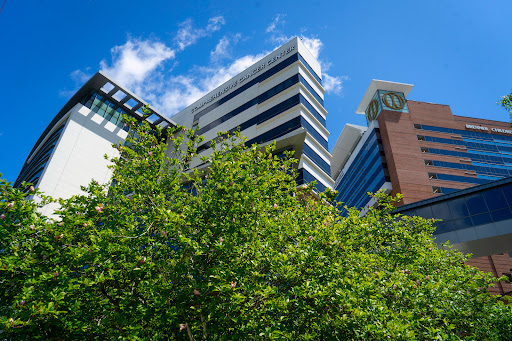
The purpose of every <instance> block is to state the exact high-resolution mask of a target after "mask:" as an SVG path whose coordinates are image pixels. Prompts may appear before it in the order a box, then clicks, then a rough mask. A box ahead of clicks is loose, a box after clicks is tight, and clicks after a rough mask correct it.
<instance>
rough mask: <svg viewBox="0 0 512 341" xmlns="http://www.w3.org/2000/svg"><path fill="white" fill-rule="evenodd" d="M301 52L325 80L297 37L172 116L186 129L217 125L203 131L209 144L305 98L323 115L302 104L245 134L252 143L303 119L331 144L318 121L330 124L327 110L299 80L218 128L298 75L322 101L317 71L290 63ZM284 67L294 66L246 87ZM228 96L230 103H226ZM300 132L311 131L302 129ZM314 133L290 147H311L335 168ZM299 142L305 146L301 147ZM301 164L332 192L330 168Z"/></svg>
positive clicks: (303, 161)
mask: <svg viewBox="0 0 512 341" xmlns="http://www.w3.org/2000/svg"><path fill="white" fill-rule="evenodd" d="M297 53H298V54H300V56H301V57H302V58H303V59H304V60H305V61H306V63H307V64H309V66H310V68H311V70H312V71H313V72H314V73H315V74H316V76H317V77H319V78H320V77H321V68H320V64H319V63H318V61H317V60H316V59H315V58H314V57H313V56H312V55H311V53H310V52H309V51H308V49H307V48H306V47H305V46H304V44H303V43H302V42H301V40H300V39H299V38H293V39H292V40H290V41H289V42H288V43H286V44H284V45H283V46H281V47H280V48H278V49H276V50H275V51H273V52H272V53H270V54H269V55H267V56H265V57H264V58H262V59H261V60H259V61H258V62H256V63H255V64H253V65H252V66H251V67H249V68H248V69H247V70H245V71H243V72H241V73H240V74H238V75H236V76H235V77H233V78H232V79H230V80H228V81H227V82H225V83H223V84H222V85H220V86H219V87H217V88H216V89H214V90H212V91H211V92H209V93H208V94H206V95H204V96H203V97H201V98H200V99H199V100H197V101H196V102H194V103H193V104H191V105H190V106H188V107H187V108H185V109H183V110H182V111H180V112H179V113H177V114H176V115H175V116H173V120H174V121H175V122H176V123H178V124H181V125H184V126H187V127H192V126H194V125H196V124H197V125H198V127H199V128H200V129H201V128H203V127H206V126H207V125H211V124H214V125H215V126H214V127H213V128H211V129H209V130H208V131H205V132H204V133H201V135H203V136H204V137H205V142H204V143H207V142H208V141H211V140H212V139H215V138H216V137H217V133H218V132H219V131H229V130H232V129H235V128H236V127H239V126H241V127H244V124H246V122H248V121H250V120H251V119H253V118H255V117H257V116H258V115H260V114H262V113H265V112H266V111H267V110H270V109H272V108H274V107H276V106H278V105H279V104H281V103H283V102H284V101H286V100H291V99H292V98H293V97H294V96H297V95H299V94H300V95H302V96H303V97H304V98H305V99H306V100H307V101H308V102H309V104H310V105H311V107H313V108H314V110H316V112H317V115H318V116H319V117H318V116H315V114H314V113H312V112H311V111H310V110H309V109H308V108H307V107H306V106H305V105H304V104H302V103H297V105H294V106H293V107H290V108H289V109H286V110H284V111H282V112H280V113H279V114H277V115H275V116H273V117H271V118H269V119H266V120H264V121H263V122H260V123H257V124H253V125H251V126H248V127H245V129H242V130H241V133H242V135H243V136H245V137H246V138H247V140H249V141H250V140H252V139H255V138H258V137H260V136H261V135H262V134H265V133H269V132H271V131H272V130H274V129H279V127H280V126H281V125H283V124H285V123H287V122H289V121H290V120H292V119H294V118H298V117H302V118H303V120H305V121H306V122H307V123H308V124H309V125H310V126H311V127H312V129H314V131H315V134H316V135H319V136H321V138H323V139H324V140H326V141H327V140H328V138H329V131H328V130H327V129H326V128H325V126H324V125H323V124H322V122H320V120H319V119H323V120H324V122H325V118H326V116H327V111H326V110H325V109H324V107H323V103H321V102H320V101H319V100H318V99H317V98H316V96H315V95H314V94H312V93H311V91H310V90H308V88H307V86H306V85H305V84H303V82H301V81H298V82H296V83H295V84H293V85H292V86H290V87H288V88H286V89H285V90H283V91H281V92H279V93H278V94H276V95H274V96H272V97H271V98H268V99H267V100H265V101H263V102H262V103H258V104H255V105H251V106H249V107H247V108H246V109H245V110H243V111H242V112H239V113H237V114H236V115H234V116H233V117H231V118H229V119H226V120H225V121H224V122H221V123H219V124H216V123H215V122H216V121H217V120H219V119H220V118H221V117H223V116H224V115H226V114H227V113H230V112H232V111H234V110H237V109H238V108H239V107H241V106H243V105H244V104H246V103H248V102H249V101H251V100H253V99H255V98H257V97H258V96H260V95H262V94H264V93H265V92H267V91H269V90H270V89H272V88H274V87H276V86H277V85H279V84H281V83H282V82H284V81H285V80H287V79H290V78H291V77H294V76H297V75H300V77H302V79H303V80H304V82H307V84H308V85H309V86H310V87H311V88H312V89H313V91H314V92H316V95H317V96H318V97H319V98H320V99H321V100H322V102H323V98H324V92H325V90H324V88H323V87H322V85H321V83H320V82H319V81H318V80H317V78H315V75H314V74H313V72H312V71H311V70H310V69H308V67H307V66H306V65H305V64H304V63H303V62H302V61H301V60H300V59H299V58H297V57H296V56H295V58H296V60H295V61H294V62H292V63H290V61H289V60H288V61H287V59H288V58H292V57H293V56H294V55H296V54H297ZM281 63H288V64H289V65H287V66H286V67H283V68H282V69H281V70H279V71H278V72H276V73H274V74H273V75H271V76H269V77H268V78H265V79H262V80H261V81H258V82H256V83H255V84H252V85H251V86H249V87H248V88H245V89H243V87H244V86H245V87H247V86H246V84H248V83H249V82H251V81H252V80H255V79H256V78H257V77H259V76H262V75H263V74H265V73H266V72H269V70H271V69H273V68H279V67H282V66H281V65H280V64H281ZM242 90H243V91H242ZM237 91H238V94H236V93H237ZM234 94H236V95H234ZM233 95H234V97H233ZM230 97H232V98H230ZM226 98H230V99H229V100H226ZM203 112H206V113H203ZM198 116H199V117H198ZM297 130H307V129H305V128H303V127H299V128H297ZM312 133H313V132H311V131H309V132H308V133H307V134H306V135H304V137H305V138H304V139H303V140H301V141H300V142H299V141H297V140H296V139H294V140H293V143H294V144H295V145H290V146H289V147H292V148H293V149H294V150H296V149H299V148H300V149H301V150H302V145H303V144H307V145H308V147H309V148H311V149H312V150H313V151H314V152H315V153H316V154H318V157H319V158H320V159H321V160H323V162H325V164H327V165H330V161H331V154H330V153H329V151H328V149H327V148H326V146H325V145H324V146H323V145H322V144H321V143H319V142H318V140H317V139H316V138H315V137H314V136H313V135H312ZM292 135H293V134H292ZM290 136H291V135H290ZM280 140H281V141H282V138H280ZM290 141H291V140H290ZM266 143H269V142H263V143H262V144H266ZM284 144H286V143H284ZM297 144H302V145H301V146H299V145H297ZM199 150H200V155H208V154H209V153H211V152H212V151H211V149H206V150H201V149H199ZM299 161H300V162H299V169H301V168H303V169H305V170H307V172H309V173H310V174H311V175H313V176H314V178H315V179H317V180H318V182H319V183H321V184H322V185H323V186H325V187H328V188H332V185H333V180H332V179H331V177H330V171H329V172H326V171H325V170H322V169H321V168H320V167H319V166H318V165H317V164H315V162H313V161H312V160H311V159H310V158H308V157H306V156H304V155H301V157H300V160H299ZM200 163H201V161H200V160H199V159H196V160H194V161H193V162H192V163H191V167H195V166H198V165H199V164H200ZM327 167H328V166H327ZM324 168H325V166H324Z"/></svg>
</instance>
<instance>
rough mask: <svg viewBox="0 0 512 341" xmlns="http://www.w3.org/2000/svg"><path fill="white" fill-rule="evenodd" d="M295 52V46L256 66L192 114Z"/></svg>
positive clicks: (199, 106)
mask: <svg viewBox="0 0 512 341" xmlns="http://www.w3.org/2000/svg"><path fill="white" fill-rule="evenodd" d="M293 51H295V45H292V46H290V47H288V48H287V49H285V50H283V51H281V52H279V53H278V54H276V55H275V56H273V57H272V58H270V59H269V60H268V61H266V62H264V63H262V64H261V65H258V66H256V67H255V68H254V69H253V70H252V71H250V72H249V73H247V74H246V75H243V76H242V77H240V78H239V79H238V80H235V81H234V82H233V83H232V84H230V85H228V86H226V87H225V88H224V89H222V90H220V91H218V92H217V93H215V94H213V95H212V96H210V97H209V98H208V99H206V100H204V101H202V102H201V103H199V104H198V105H196V106H195V107H193V108H192V113H193V112H194V111H196V110H198V109H201V108H202V107H204V106H205V105H206V104H208V103H210V102H211V101H213V100H214V99H216V98H218V97H220V96H222V95H224V94H225V93H226V92H228V91H230V90H232V89H234V88H236V87H237V86H238V84H242V83H243V82H244V81H246V80H247V79H249V78H251V77H252V76H254V75H255V74H257V73H259V72H260V71H262V70H264V69H265V67H266V66H269V65H271V64H273V63H275V62H277V61H280V60H281V59H282V58H283V57H284V56H286V55H288V54H289V53H291V52H293Z"/></svg>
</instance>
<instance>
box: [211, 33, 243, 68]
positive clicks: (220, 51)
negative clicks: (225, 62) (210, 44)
mask: <svg viewBox="0 0 512 341" xmlns="http://www.w3.org/2000/svg"><path fill="white" fill-rule="evenodd" d="M240 39H242V35H241V34H240V33H237V34H234V35H232V36H229V37H228V36H223V37H222V38H221V39H220V40H219V42H218V43H217V45H216V46H215V50H213V51H211V52H210V59H211V60H212V61H214V62H217V61H219V60H221V59H223V58H229V56H230V52H231V49H232V48H231V47H232V46H233V45H235V44H237V43H238V41H239V40H240Z"/></svg>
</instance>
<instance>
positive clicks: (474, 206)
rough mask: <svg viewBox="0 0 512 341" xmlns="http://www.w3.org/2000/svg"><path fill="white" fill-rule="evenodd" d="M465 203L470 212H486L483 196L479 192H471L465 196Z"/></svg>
mask: <svg viewBox="0 0 512 341" xmlns="http://www.w3.org/2000/svg"><path fill="white" fill-rule="evenodd" d="M466 205H467V206H468V210H469V212H471V214H478V213H483V212H487V211H488V210H487V206H486V205H485V201H484V198H483V196H482V195H481V194H473V195H470V196H467V197H466Z"/></svg>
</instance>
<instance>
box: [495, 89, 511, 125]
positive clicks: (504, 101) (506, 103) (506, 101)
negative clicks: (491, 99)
mask: <svg viewBox="0 0 512 341" xmlns="http://www.w3.org/2000/svg"><path fill="white" fill-rule="evenodd" d="M498 104H499V105H501V106H502V107H503V108H505V109H506V110H507V111H508V113H509V114H510V119H511V120H512V93H510V94H508V95H505V96H503V97H501V100H500V101H499V102H498Z"/></svg>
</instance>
